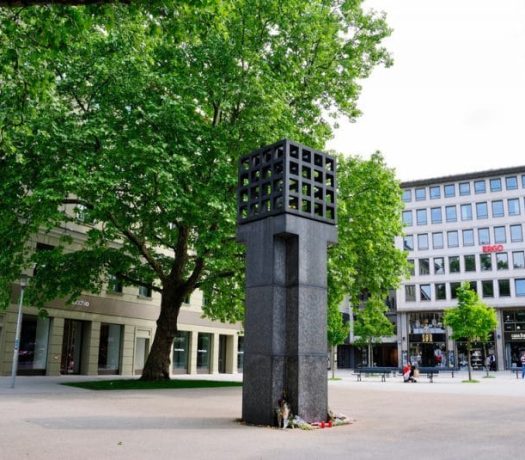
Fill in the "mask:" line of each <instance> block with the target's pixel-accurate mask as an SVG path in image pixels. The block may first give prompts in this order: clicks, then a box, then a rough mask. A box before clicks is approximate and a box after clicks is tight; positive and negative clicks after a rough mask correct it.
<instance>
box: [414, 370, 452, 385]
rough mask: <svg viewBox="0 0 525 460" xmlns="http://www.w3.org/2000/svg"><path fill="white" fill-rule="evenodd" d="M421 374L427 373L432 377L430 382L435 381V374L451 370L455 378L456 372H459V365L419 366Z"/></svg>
mask: <svg viewBox="0 0 525 460" xmlns="http://www.w3.org/2000/svg"><path fill="white" fill-rule="evenodd" d="M417 369H418V370H419V373H420V374H427V377H428V378H429V379H430V383H434V375H437V374H439V373H440V372H441V373H443V372H450V373H451V374H452V378H454V372H458V371H459V368H458V367H418V368H417Z"/></svg>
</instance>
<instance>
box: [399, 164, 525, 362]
mask: <svg viewBox="0 0 525 460" xmlns="http://www.w3.org/2000/svg"><path fill="white" fill-rule="evenodd" d="M401 186H402V188H403V200H404V202H405V209H404V212H403V222H404V225H405V236H404V237H403V238H400V239H399V241H398V242H397V244H398V245H399V247H403V248H404V249H405V250H406V251H408V258H409V260H410V262H411V263H412V265H413V269H412V273H411V277H410V279H408V280H406V281H404V282H403V284H402V286H401V287H400V288H399V289H398V290H397V293H396V297H397V302H396V303H397V312H398V313H397V315H398V335H397V344H398V350H399V358H400V359H399V363H400V364H403V363H404V362H406V361H408V360H410V361H412V362H417V363H419V364H420V365H422V366H449V365H450V366H460V367H461V366H465V365H466V362H467V354H466V353H467V351H466V346H465V344H464V343H462V342H461V341H459V342H455V341H453V340H452V339H451V331H450V330H448V329H447V328H446V327H445V326H444V324H443V312H444V310H445V309H447V308H450V307H453V306H455V305H456V304H457V300H456V290H457V288H458V287H459V286H460V284H461V283H462V282H469V283H470V286H471V288H473V289H475V290H476V292H477V293H478V295H479V296H480V298H481V300H482V301H483V302H485V303H486V304H488V305H490V306H492V307H495V309H496V312H497V318H498V326H497V329H496V331H495V332H494V334H493V335H492V336H491V337H490V340H489V341H488V342H487V343H478V344H476V346H475V347H474V350H473V351H472V356H471V358H472V363H473V366H474V368H481V367H482V366H483V365H484V364H485V359H486V357H487V356H489V357H490V361H491V362H492V367H493V369H496V368H497V369H499V370H502V369H508V368H510V367H511V366H514V365H518V363H519V358H520V356H521V354H523V353H525V256H524V251H525V243H524V235H523V233H524V224H525V166H523V167H515V168H506V169H498V170H490V171H484V172H479V173H471V174H462V175H455V176H447V177H440V178H434V179H428V180H418V181H411V182H404V183H402V184H401Z"/></svg>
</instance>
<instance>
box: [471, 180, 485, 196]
mask: <svg viewBox="0 0 525 460" xmlns="http://www.w3.org/2000/svg"><path fill="white" fill-rule="evenodd" d="M486 191H487V188H486V185H485V181H484V180H477V181H475V182H474V192H475V193H485V192H486Z"/></svg>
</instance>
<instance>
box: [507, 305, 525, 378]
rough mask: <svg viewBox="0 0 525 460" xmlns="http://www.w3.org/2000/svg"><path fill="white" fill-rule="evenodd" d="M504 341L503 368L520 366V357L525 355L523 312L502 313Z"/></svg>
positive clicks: (524, 314)
mask: <svg viewBox="0 0 525 460" xmlns="http://www.w3.org/2000/svg"><path fill="white" fill-rule="evenodd" d="M503 330H504V339H505V367H506V368H510V367H513V366H517V367H519V366H521V362H520V357H521V355H522V354H523V353H525V310H507V311H504V312H503Z"/></svg>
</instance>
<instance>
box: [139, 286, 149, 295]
mask: <svg viewBox="0 0 525 460" xmlns="http://www.w3.org/2000/svg"><path fill="white" fill-rule="evenodd" d="M139 296H140V297H151V288H150V287H149V286H139Z"/></svg>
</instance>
